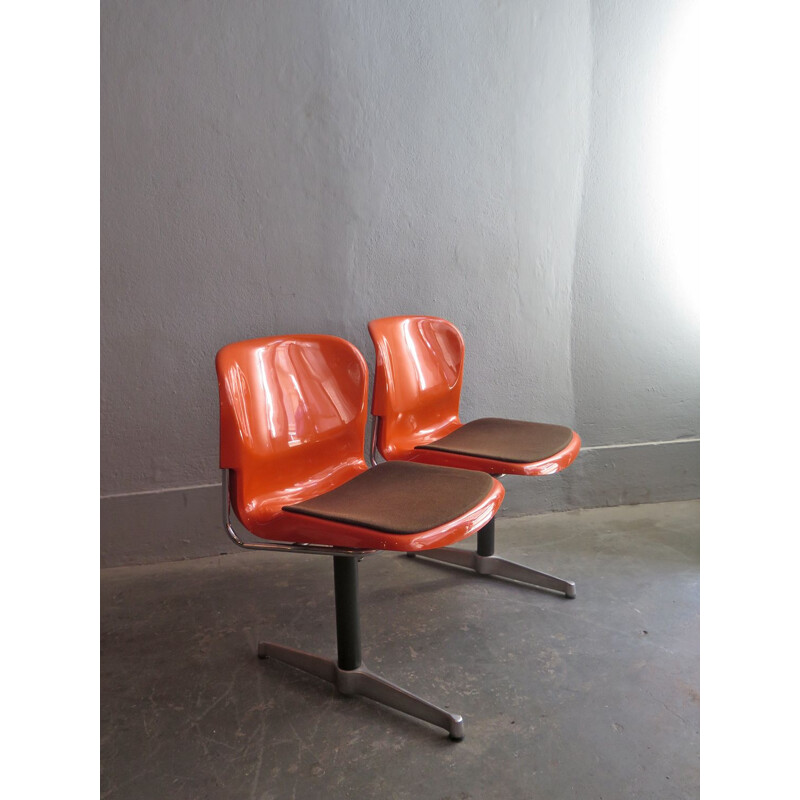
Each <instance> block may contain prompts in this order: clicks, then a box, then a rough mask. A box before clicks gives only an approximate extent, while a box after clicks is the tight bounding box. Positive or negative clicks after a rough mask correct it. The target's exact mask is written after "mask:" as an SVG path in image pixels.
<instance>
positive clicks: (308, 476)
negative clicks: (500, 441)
mask: <svg viewBox="0 0 800 800" xmlns="http://www.w3.org/2000/svg"><path fill="white" fill-rule="evenodd" d="M216 368H217V378H218V382H219V397H220V467H221V468H222V469H227V470H230V471H231V472H230V474H231V482H230V490H231V504H232V507H233V510H234V512H235V514H236V516H237V518H238V519H239V520H240V522H241V523H242V525H244V527H245V528H247V530H248V531H250V532H251V533H252V534H254V535H255V536H258V537H261V538H263V539H269V540H273V541H280V542H295V543H302V544H313V545H327V546H333V547H337V546H338V547H351V548H364V549H376V550H378V549H380V550H400V551H407V552H412V551H416V550H424V549H428V548H435V547H441V546H442V545H446V544H449V543H452V542H455V541H458V540H460V539H463V538H465V537H466V536H469V535H471V534H472V533H474V532H476V531H477V530H479V529H480V528H481V527H482V526H483V525H485V524H486V523H487V522H488V521H489V520H491V519H492V517H493V516H494V514H495V513H496V512H497V510H498V509H499V507H500V504H501V502H502V499H503V494H504V490H503V487H502V485H501V484H500V483H498V482H497V481H495V480H494V479H493V482H492V484H485V485H484V486H485V488H486V489H487V490H486V491H483V490H482V487H481V486H478V487H477V489H476V485H475V484H472V488H471V491H472V495H470V494H469V493H467V494H466V495H464V497H472V498H473V500H474V497H475V492H476V491H477V492H478V494H479V495H480V498H479V500H478V501H477V502H472V501H470V502H469V503H467V504H466V505H468V506H469V507H468V508H467V510H463V508H460V507H459V512H458V513H457V514H455V513H454V514H451V515H450V517H451V518H447V519H442V512H441V509H437V507H436V504H435V501H434V500H430V501H429V502H430V508H429V509H428V510H429V511H430V514H428V515H427V517H426V516H425V515H423V516H422V518H427V519H436V520H437V521H438V522H437V524H435V525H433V526H432V527H430V528H427V529H424V530H416V529H414V530H411V531H410V532H400V533H398V532H397V531H396V530H394V531H393V530H391V527H392V526H388V528H389V529H386V528H387V526H382V525H381V523H380V510H381V508H383V507H384V506H387V504H388V503H389V501H390V500H391V497H390V495H391V492H392V484H393V483H394V482H395V478H397V479H398V480H401V482H402V480H407V479H408V478H409V475H408V474H403V475H400V474H399V473H392V474H389V473H388V472H386V471H384V472H383V473H381V474H380V475H377V474H376V475H370V476H369V481H367V477H366V475H365V473H366V472H367V470H368V466H367V463H366V461H365V459H364V434H365V428H366V418H367V391H368V377H367V365H366V362H365V361H364V358H363V356H362V355H361V353H359V352H358V350H357V349H356V348H355V347H354V346H353V345H352V344H350V343H349V342H346V341H345V340H343V339H340V338H337V337H334V336H321V335H320V336H311V335H298V336H278V337H270V338H262V339H250V340H248V341H243V342H236V343H234V344H229V345H227V346H225V347H223V348H222V349H221V350H220V351H219V353H218V354H217V358H216ZM370 472H374V470H371V471H370ZM411 477H412V478H413V479H414V480H417V481H421V482H422V484H423V485H424V484H425V482H426V481H427V480H431V481H436V480H444V481H447V480H451V479H457V478H458V475H453V474H449V472H445V471H440V472H439V473H436V474H434V472H431V471H429V472H420V471H419V470H418V471H417V472H416V473H414V475H413V476H411ZM345 484H347V487H346V491H345V489H344V488H343V487H345ZM359 489H360V491H359ZM336 490H339V491H338V492H337V491H336ZM381 493H383V494H381ZM395 495H396V492H395ZM337 497H338V498H340V500H339V506H341V502H342V498H343V500H344V502H345V503H347V502H349V500H348V498H357V499H358V503H359V504H360V505H359V507H361V509H362V511H363V512H364V513H363V519H362V517H358V516H357V515H356V516H355V517H353V514H345V515H344V519H345V520H350V521H342V515H341V514H339V518H332V516H333V517H336V514H335V513H333V514H332V515H331V514H330V513H329V512H328V511H327V510H326V509H327V508H328V507H329V506H330V507H334V508H335V507H336V506H337V503H336V502H335V500H336V498H337ZM329 499H330V502H327V501H328V500H329ZM320 500H322V501H323V502H320ZM394 502H395V503H396V502H397V497H396V496H395V497H394ZM462 505H464V504H462ZM293 507H295V508H293ZM387 507H388V506H387ZM456 507H457V504H456ZM437 512H438V516H437ZM326 515H327V516H326ZM376 519H377V522H376ZM395 527H397V526H395ZM382 528H384V529H382Z"/></svg>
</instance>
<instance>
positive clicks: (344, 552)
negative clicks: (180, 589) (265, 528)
mask: <svg viewBox="0 0 800 800" xmlns="http://www.w3.org/2000/svg"><path fill="white" fill-rule="evenodd" d="M222 523H223V525H224V527H225V532H226V533H227V534H228V538H229V539H230V540H231V541H232V542H233V543H234V544H235V545H237V546H238V547H241V548H243V549H245V550H269V551H273V552H278V553H306V554H310V555H322V556H352V557H353V558H359V559H360V558H362V557H363V556H368V555H371V554H372V553H375V552H377V551H376V550H363V549H361V548H357V547H328V546H326V545H321V544H320V545H317V544H302V543H301V542H273V541H270V540H263V541H261V542H245V541H244V540H243V539H242V538H241V537H240V536H239V534H238V533H236V531H235V530H234V528H233V524H232V522H231V489H230V470H228V469H223V470H222Z"/></svg>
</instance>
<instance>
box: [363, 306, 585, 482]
mask: <svg viewBox="0 0 800 800" xmlns="http://www.w3.org/2000/svg"><path fill="white" fill-rule="evenodd" d="M368 328H369V333H370V336H371V337H372V342H373V344H374V345H375V387H374V390H373V395H372V413H373V414H374V415H375V416H376V417H379V418H380V425H379V428H378V438H377V447H378V452H379V453H380V454H381V455H382V456H383V457H384V458H385V459H386V460H387V461H391V460H398V459H401V460H404V461H416V462H419V463H423V464H437V465H439V466H445V467H459V468H461V469H473V470H478V471H481V472H489V473H491V474H494V475H499V474H508V475H550V474H552V473H555V472H559V471H560V470H562V469H566V468H567V467H568V466H569V465H570V464H571V463H572V462H573V461H574V460H575V459H576V458H577V456H578V453H579V451H580V448H581V440H580V437H579V436H578V434H577V433H575V432H573V436H572V440H571V441H570V443H569V444H568V445H567V446H566V447H565V448H564V449H563V450H561V451H559V452H558V453H556V454H554V455H553V456H550V457H549V458H546V459H543V460H542V461H533V462H529V463H515V462H510V461H501V460H495V459H490V458H481V457H478V456H469V455H463V454H459V453H446V452H442V451H434V450H417V449H415V448H417V447H419V446H420V445H425V444H430V443H431V442H434V441H436V440H438V439H441V438H442V437H444V436H446V435H447V434H449V433H452V432H453V431H454V430H456V429H457V428H459V427H461V425H462V423H461V420H460V418H459V414H458V412H459V403H460V400H461V386H462V382H463V375H464V339H463V337H462V336H461V333H460V331H459V330H458V328H456V326H455V325H453V324H452V323H451V322H448V321H447V320H444V319H440V318H439V317H429V316H422V315H416V316H397V317H384V318H382V319H375V320H372V321H371V322H370V323H369V324H368Z"/></svg>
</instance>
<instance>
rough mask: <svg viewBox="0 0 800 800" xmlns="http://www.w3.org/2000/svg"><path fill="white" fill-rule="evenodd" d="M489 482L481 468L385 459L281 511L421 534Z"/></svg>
mask: <svg viewBox="0 0 800 800" xmlns="http://www.w3.org/2000/svg"><path fill="white" fill-rule="evenodd" d="M492 485H493V480H492V478H491V477H490V476H489V475H487V474H486V473H484V472H475V471H473V470H466V469H452V468H449V467H434V466H429V465H427V464H414V463H411V462H406V461H388V462H386V463H383V464H378V466H377V467H373V468H372V469H368V470H367V471H366V472H362V473H361V474H360V475H357V476H356V477H355V478H352V479H351V480H349V481H348V482H347V483H345V484H342V485H341V486H339V487H337V488H336V489H333V490H332V491H330V492H326V493H325V494H321V495H320V496H319V497H314V498H313V499H311V500H306V501H304V502H302V503H297V504H296V505H291V506H284V507H283V510H284V511H291V512H294V513H296V514H306V515H307V516H311V517H319V518H321V519H329V520H333V521H335V522H344V523H347V524H350V525H359V526H361V527H363V528H372V529H373V530H377V531H384V532H386V533H399V534H412V533H422V532H423V531H429V530H431V529H432V528H436V527H438V526H439V525H444V524H445V523H446V522H451V521H452V520H454V519H456V518H457V517H460V516H461V515H462V514H465V513H466V512H467V511H470V510H471V509H473V508H475V506H477V505H478V504H479V503H481V502H482V501H483V500H485V499H486V497H487V496H488V494H489V492H491V490H492Z"/></svg>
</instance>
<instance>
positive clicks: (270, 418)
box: [216, 336, 368, 527]
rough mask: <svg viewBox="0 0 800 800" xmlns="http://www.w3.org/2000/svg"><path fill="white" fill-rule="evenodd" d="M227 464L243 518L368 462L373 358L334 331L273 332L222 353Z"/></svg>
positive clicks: (323, 486) (336, 480) (264, 513)
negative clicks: (329, 333) (318, 333)
mask: <svg viewBox="0 0 800 800" xmlns="http://www.w3.org/2000/svg"><path fill="white" fill-rule="evenodd" d="M216 367H217V379H218V382H219V400H220V447H219V452H220V467H222V468H223V469H230V470H233V471H234V475H233V481H232V497H231V500H232V503H233V506H234V511H235V512H236V515H237V517H238V518H239V519H240V520H241V521H242V523H243V524H244V525H245V527H250V526H249V525H248V521H249V520H250V521H253V520H256V519H257V521H258V522H259V523H260V524H263V522H264V521H265V520H266V519H269V517H270V516H273V515H275V514H277V513H279V512H280V509H281V507H282V506H284V505H286V504H289V503H299V502H301V501H303V500H305V499H308V498H309V497H313V496H315V495H317V494H320V493H322V492H325V491H329V490H330V489H333V488H335V487H336V486H339V485H340V484H342V483H344V482H345V481H346V480H349V479H350V478H352V477H354V476H355V475H357V474H358V473H359V472H363V471H364V470H365V469H366V468H367V465H366V463H365V461H364V430H365V426H366V417H367V389H368V378H367V365H366V362H365V361H364V358H363V356H362V355H361V353H359V352H358V350H357V349H356V348H355V347H353V345H352V344H350V343H349V342H346V341H345V340H344V339H339V338H337V337H335V336H276V337H271V338H265V339H250V340H248V341H243V342H235V343H234V344H229V345H227V346H225V347H223V348H222V349H221V350H220V351H219V353H217V358H216Z"/></svg>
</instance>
